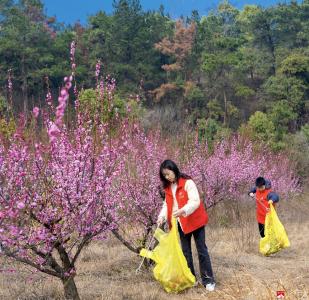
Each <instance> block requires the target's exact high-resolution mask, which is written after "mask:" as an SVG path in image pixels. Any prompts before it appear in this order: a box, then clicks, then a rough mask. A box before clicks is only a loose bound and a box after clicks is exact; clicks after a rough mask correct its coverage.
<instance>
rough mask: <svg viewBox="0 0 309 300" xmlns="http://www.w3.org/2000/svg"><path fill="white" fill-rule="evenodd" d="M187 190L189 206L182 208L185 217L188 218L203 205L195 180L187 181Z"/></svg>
mask: <svg viewBox="0 0 309 300" xmlns="http://www.w3.org/2000/svg"><path fill="white" fill-rule="evenodd" d="M185 190H186V192H187V193H188V202H187V204H186V205H185V206H184V207H183V208H182V210H183V212H184V214H183V216H184V217H187V216H189V215H191V214H192V213H194V211H195V210H197V209H198V207H199V206H200V204H201V200H200V195H199V193H198V189H197V187H196V184H195V183H194V181H193V180H191V179H190V180H187V182H186V185H185Z"/></svg>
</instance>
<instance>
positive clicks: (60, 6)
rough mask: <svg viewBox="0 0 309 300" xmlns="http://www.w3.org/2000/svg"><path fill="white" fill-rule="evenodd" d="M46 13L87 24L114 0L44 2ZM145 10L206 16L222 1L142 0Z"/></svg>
mask: <svg viewBox="0 0 309 300" xmlns="http://www.w3.org/2000/svg"><path fill="white" fill-rule="evenodd" d="M42 2H43V3H44V5H45V12H46V13H47V15H48V16H56V17H57V19H58V21H60V22H64V23H66V24H69V23H74V22H76V21H80V22H81V23H86V22H87V18H88V16H90V15H93V14H95V13H96V12H97V11H99V10H103V11H105V12H107V13H111V12H112V10H113V8H112V3H113V1H112V0H42ZM140 2H141V4H142V7H143V9H144V10H149V9H150V10H158V8H159V7H160V4H163V5H164V8H165V12H168V13H169V14H170V16H171V17H173V18H177V17H179V16H181V15H183V16H188V15H191V11H192V10H198V11H199V14H200V15H201V16H202V15H206V14H207V13H208V12H209V11H210V10H212V9H214V8H215V7H216V6H217V5H218V3H220V2H221V1H220V0H140ZM278 2H285V1H284V0H283V1H282V0H281V1H278V0H230V3H231V4H232V5H234V6H236V7H238V8H241V7H243V6H244V5H245V4H257V5H261V6H270V5H274V4H276V3H278Z"/></svg>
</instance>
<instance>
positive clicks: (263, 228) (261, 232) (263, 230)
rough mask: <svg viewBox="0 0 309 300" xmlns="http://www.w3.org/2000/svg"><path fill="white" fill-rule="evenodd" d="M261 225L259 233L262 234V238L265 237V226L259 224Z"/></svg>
mask: <svg viewBox="0 0 309 300" xmlns="http://www.w3.org/2000/svg"><path fill="white" fill-rule="evenodd" d="M258 224H259V232H260V235H261V237H262V238H263V237H265V226H264V224H261V223H258Z"/></svg>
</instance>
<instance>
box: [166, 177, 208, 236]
mask: <svg viewBox="0 0 309 300" xmlns="http://www.w3.org/2000/svg"><path fill="white" fill-rule="evenodd" d="M186 181H187V180H186V179H184V178H180V179H179V180H178V185H177V190H176V200H177V203H178V208H179V209H181V208H182V207H184V206H185V205H186V204H187V202H188V200H189V199H188V193H187V192H186V191H185V184H186ZM165 199H166V205H167V221H168V225H169V228H171V227H172V222H171V221H172V213H173V202H174V199H173V193H172V188H171V185H170V186H169V187H167V188H166V189H165ZM179 221H180V224H181V228H182V230H183V232H184V233H185V234H187V233H190V232H192V231H194V230H196V229H198V228H200V227H202V226H205V225H206V224H207V223H208V215H207V212H206V209H205V207H204V204H203V202H202V201H201V203H200V206H199V207H198V208H197V209H196V210H195V211H194V212H193V213H192V214H191V215H189V216H188V217H179Z"/></svg>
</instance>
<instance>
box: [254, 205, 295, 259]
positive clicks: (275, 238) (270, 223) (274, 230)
mask: <svg viewBox="0 0 309 300" xmlns="http://www.w3.org/2000/svg"><path fill="white" fill-rule="evenodd" d="M269 206H270V212H268V213H267V214H266V219H265V237H264V238H261V239H260V252H261V253H262V254H264V255H265V256H268V255H270V254H273V253H276V252H278V251H280V250H281V249H284V248H287V247H290V242H289V238H288V236H287V234H286V231H285V229H284V227H283V225H282V223H281V222H280V220H279V218H278V215H277V213H276V210H275V209H274V206H273V205H272V204H270V205H269Z"/></svg>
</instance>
